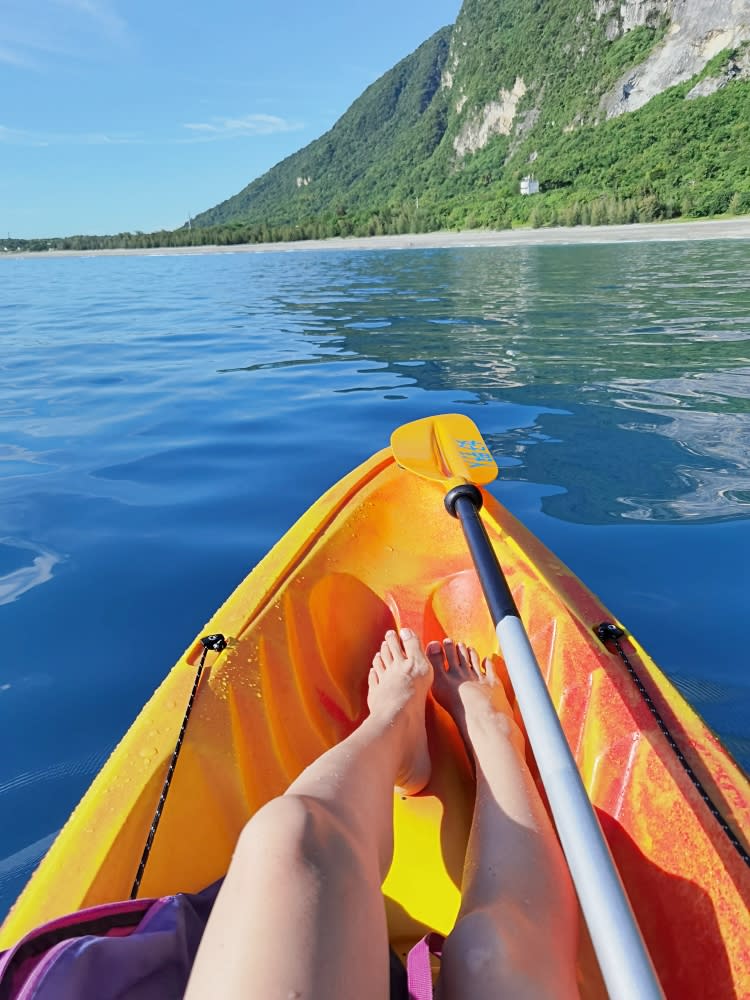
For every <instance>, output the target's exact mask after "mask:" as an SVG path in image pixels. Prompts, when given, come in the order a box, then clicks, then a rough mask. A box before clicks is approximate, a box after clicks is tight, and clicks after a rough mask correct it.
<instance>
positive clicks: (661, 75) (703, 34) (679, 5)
mask: <svg viewBox="0 0 750 1000" xmlns="http://www.w3.org/2000/svg"><path fill="white" fill-rule="evenodd" d="M597 7H598V8H599V9H600V10H601V14H600V16H604V17H607V18H609V21H608V25H616V26H617V28H618V29H619V30H620V31H628V30H630V27H634V26H636V24H637V23H648V19H649V18H659V17H664V18H666V19H668V21H669V28H668V30H667V33H666V35H665V37H664V38H663V40H662V41H661V42H659V44H657V45H656V46H655V47H654V49H653V50H652V51H651V52H650V53H649V55H648V57H647V58H646V59H644V60H643V62H641V63H640V64H639V65H637V66H634V67H632V68H631V69H629V70H627V71H626V72H625V73H623V74H622V76H621V77H620V78H619V79H618V80H617V81H616V83H615V84H614V86H613V87H612V88H611V89H610V90H609V91H608V92H607V93H606V94H605V95H604V97H603V98H602V101H601V105H600V106H601V108H602V110H603V112H604V113H605V115H606V117H607V118H612V117H614V116H616V115H621V114H624V113H625V112H628V111H636V110H637V109H638V108H641V107H643V105H644V104H646V103H647V102H648V101H650V100H651V98H652V97H655V96H656V95H657V94H661V93H662V92H663V91H665V90H667V88H669V87H673V86H675V84H678V83H683V82H684V81H685V80H689V79H690V78H691V77H693V76H695V75H696V74H697V73H700V71H701V70H702V69H703V67H704V66H705V65H706V63H707V62H708V61H709V60H710V59H713V58H714V56H716V55H718V54H719V53H720V52H722V51H723V50H725V49H735V48H737V47H738V46H740V45H741V44H742V43H743V42H745V41H747V40H748V39H750V0H663V2H661V3H657V2H652V0H629V2H626V3H622V4H617V3H608V2H607V0H601V2H600V3H599V4H597ZM602 8H603V9H602ZM640 18H645V20H643V21H640V22H639V20H638V19H640ZM705 92H706V91H705V90H704V91H703V92H702V93H705ZM694 96H699V95H698V94H695V95H694Z"/></svg>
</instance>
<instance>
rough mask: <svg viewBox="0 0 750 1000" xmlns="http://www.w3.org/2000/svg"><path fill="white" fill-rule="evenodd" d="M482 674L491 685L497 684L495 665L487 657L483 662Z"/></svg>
mask: <svg viewBox="0 0 750 1000" xmlns="http://www.w3.org/2000/svg"><path fill="white" fill-rule="evenodd" d="M484 674H485V677H486V678H487V680H488V681H489V682H490V683H491V684H495V683H497V674H496V673H495V664H494V663H493V662H492V660H491V659H490V658H489V656H488V657H487V658H486V659H485V661H484Z"/></svg>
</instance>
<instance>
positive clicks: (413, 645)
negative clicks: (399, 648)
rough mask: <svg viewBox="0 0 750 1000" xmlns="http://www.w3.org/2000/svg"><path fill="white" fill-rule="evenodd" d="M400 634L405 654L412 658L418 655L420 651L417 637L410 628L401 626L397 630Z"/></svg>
mask: <svg viewBox="0 0 750 1000" xmlns="http://www.w3.org/2000/svg"><path fill="white" fill-rule="evenodd" d="M399 635H400V636H401V642H402V643H403V645H404V652H405V653H406V655H407V656H411V657H412V659H414V658H416V657H418V656H419V654H420V653H421V651H422V647H421V645H420V642H419V639H418V638H417V636H416V634H415V633H414V632H413V631H412V630H411V629H410V628H402V629H401V630H400V631H399Z"/></svg>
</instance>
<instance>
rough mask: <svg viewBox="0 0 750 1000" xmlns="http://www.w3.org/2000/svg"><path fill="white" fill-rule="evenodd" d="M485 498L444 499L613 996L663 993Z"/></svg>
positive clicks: (624, 999)
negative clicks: (486, 521) (493, 539)
mask: <svg viewBox="0 0 750 1000" xmlns="http://www.w3.org/2000/svg"><path fill="white" fill-rule="evenodd" d="M472 490H473V491H475V492H474V493H472ZM477 498H478V499H477ZM480 506H481V494H480V493H479V491H478V490H477V489H476V487H471V486H469V485H467V486H460V487H458V488H456V489H454V490H452V491H451V492H450V493H449V494H448V496H447V497H446V507H447V508H448V510H449V511H450V512H451V513H453V514H455V516H456V517H457V518H458V520H459V521H460V523H461V527H462V528H463V531H464V535H465V537H466V541H467V544H468V546H469V550H470V552H471V555H472V558H473V560H474V565H475V567H476V570H477V573H478V575H479V579H480V582H481V584H482V590H483V591H484V596H485V599H486V601H487V605H488V608H489V610H490V613H491V615H492V618H493V622H494V625H495V631H496V634H497V639H498V643H499V644H500V650H501V652H502V654H503V658H504V660H505V665H506V667H507V670H508V675H509V677H510V680H511V683H512V684H513V690H514V691H515V694H516V698H517V700H518V705H519V708H520V710H521V715H522V716H523V720H524V724H525V727H526V734H527V736H528V738H529V743H530V744H531V749H532V750H533V752H534V758H535V759H536V763H537V767H538V768H539V774H540V776H541V779H542V782H543V784H544V788H545V791H546V793H547V798H548V800H549V804H550V809H551V810H552V815H553V817H554V820H555V824H556V826H557V832H558V834H559V837H560V842H561V844H562V848H563V851H564V853H565V857H566V859H567V862H568V867H569V869H570V874H571V877H572V879H573V882H574V884H575V887H576V892H577V893H578V899H579V900H580V903H581V909H582V910H583V915H584V917H585V919H586V924H587V925H588V929H589V933H590V934H591V940H592V942H593V945H594V950H595V951H596V955H597V959H598V960H599V966H600V968H601V971H602V976H603V977H604V982H605V984H606V986H607V991H608V992H609V995H610V997H611V998H612V1000H633V998H634V997H638V1000H651V998H654V1000H657V998H663V993H662V991H661V988H660V986H659V983H658V980H657V978H656V973H655V971H654V967H653V965H652V964H651V959H650V957H649V954H648V952H647V950H646V947H645V945H644V943H643V939H642V937H641V934H640V931H639V929H638V925H637V924H636V921H635V917H634V915H633V911H632V909H631V907H630V902H629V901H628V898H627V895H626V894H625V889H624V888H623V885H622V882H621V881H620V876H619V875H618V873H617V869H616V867H615V864H614V861H613V860H612V855H611V854H610V852H609V848H608V846H607V842H606V840H605V839H604V834H603V833H602V829H601V827H600V826H599V821H598V820H597V818H596V816H595V814H594V810H593V808H592V806H591V802H590V801H589V798H588V795H587V794H586V789H585V788H584V785H583V782H582V780H581V776H580V774H579V773H578V768H577V767H576V763H575V760H574V759H573V755H572V753H571V752H570V748H569V746H568V743H567V740H566V739H565V735H564V733H563V731H562V726H561V725H560V720H559V718H558V716H557V712H556V711H555V706H554V704H553V702H552V699H551V698H550V694H549V691H548V689H547V685H546V683H545V681H544V677H543V676H542V672H541V670H540V669H539V664H538V663H537V660H536V657H535V655H534V651H533V650H532V648H531V644H530V642H529V639H528V636H527V634H526V630H525V628H524V626H523V623H522V621H521V619H520V617H519V615H518V610H517V609H516V605H515V602H514V600H513V596H512V594H511V592H510V589H509V587H508V583H507V581H506V579H505V576H504V574H503V571H502V569H501V568H500V564H499V563H498V561H497V556H496V555H495V551H494V549H493V548H492V545H491V544H490V540H489V538H488V537H487V532H486V531H485V528H484V525H483V524H482V521H481V519H480V517H479V509H478V508H479V507H480Z"/></svg>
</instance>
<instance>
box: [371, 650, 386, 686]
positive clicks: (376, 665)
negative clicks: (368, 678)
mask: <svg viewBox="0 0 750 1000" xmlns="http://www.w3.org/2000/svg"><path fill="white" fill-rule="evenodd" d="M372 669H373V670H374V671H375V673H376V674H377V678H378V680H380V675H381V674H383V673H385V664H384V663H383V657H382V656H381V655H380V653H376V654H375V656H373V658H372Z"/></svg>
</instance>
